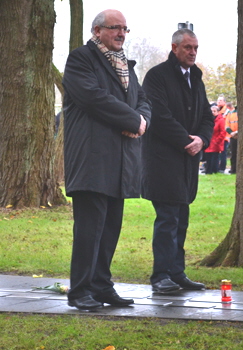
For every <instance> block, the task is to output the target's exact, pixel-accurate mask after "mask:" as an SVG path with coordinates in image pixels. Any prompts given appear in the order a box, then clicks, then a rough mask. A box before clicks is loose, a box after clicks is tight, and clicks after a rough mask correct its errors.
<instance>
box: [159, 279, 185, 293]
mask: <svg viewBox="0 0 243 350" xmlns="http://www.w3.org/2000/svg"><path fill="white" fill-rule="evenodd" d="M178 289H180V286H179V285H178V284H176V283H174V282H173V281H171V279H170V278H165V279H163V280H161V281H159V282H156V283H154V284H152V290H153V292H159V293H164V292H171V291H173V290H178Z"/></svg>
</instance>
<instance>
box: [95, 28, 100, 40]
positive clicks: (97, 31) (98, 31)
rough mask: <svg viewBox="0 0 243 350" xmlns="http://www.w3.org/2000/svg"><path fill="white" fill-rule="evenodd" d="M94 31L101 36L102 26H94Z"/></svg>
mask: <svg viewBox="0 0 243 350" xmlns="http://www.w3.org/2000/svg"><path fill="white" fill-rule="evenodd" d="M94 33H95V35H96V36H97V37H98V38H99V37H100V27H99V26H95V27H94Z"/></svg>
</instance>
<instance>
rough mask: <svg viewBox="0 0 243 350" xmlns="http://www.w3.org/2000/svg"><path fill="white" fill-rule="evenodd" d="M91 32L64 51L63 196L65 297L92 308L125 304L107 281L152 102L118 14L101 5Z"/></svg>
mask: <svg viewBox="0 0 243 350" xmlns="http://www.w3.org/2000/svg"><path fill="white" fill-rule="evenodd" d="M91 31H92V34H93V36H92V38H91V40H89V41H88V43H87V45H84V46H82V47H79V48H77V49H76V50H74V51H72V52H71V53H70V55H69V57H68V60H67V63H66V67H65V73H64V78H63V85H64V89H65V97H64V160H65V186H66V193H67V195H69V196H71V197H72V199H73V213H74V240H73V252H72V261H71V279H70V280H71V281H70V282H71V288H70V291H69V293H68V303H69V305H70V306H75V307H77V308H78V309H92V308H96V307H99V306H101V305H102V304H103V303H108V304H111V305H116V306H124V305H129V304H132V303H133V300H132V299H124V298H121V297H120V296H119V295H118V294H117V293H116V291H115V289H114V287H113V285H114V284H113V282H112V281H111V272H110V264H111V260H112V257H113V254H114V251H115V248H116V245H117V241H118V238H119V234H120V230H121V224H122V215H123V204H124V198H131V197H139V196H140V192H141V189H140V185H141V181H140V172H141V164H140V162H141V139H140V136H141V135H143V134H144V133H145V130H146V129H147V127H148V123H149V119H150V115H151V112H150V109H151V108H150V105H149V103H148V101H147V99H146V97H145V94H144V92H143V90H142V88H141V87H140V86H139V84H138V81H137V77H136V75H135V72H134V70H133V66H134V65H135V62H134V61H128V60H127V59H126V57H125V55H124V52H123V49H122V45H123V42H124V40H125V36H126V33H128V32H129V29H127V26H126V20H125V18H124V16H123V14H122V13H120V12H119V11H116V10H105V11H103V12H101V13H100V14H98V15H97V16H96V18H95V19H94V21H93V23H92V29H91Z"/></svg>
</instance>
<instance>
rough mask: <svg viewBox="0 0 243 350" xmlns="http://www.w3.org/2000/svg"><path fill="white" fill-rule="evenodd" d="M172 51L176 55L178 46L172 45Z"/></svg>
mask: <svg viewBox="0 0 243 350" xmlns="http://www.w3.org/2000/svg"><path fill="white" fill-rule="evenodd" d="M172 51H173V52H174V53H176V51H177V45H176V44H172Z"/></svg>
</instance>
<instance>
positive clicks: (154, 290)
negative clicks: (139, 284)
mask: <svg viewBox="0 0 243 350" xmlns="http://www.w3.org/2000/svg"><path fill="white" fill-rule="evenodd" d="M179 289H180V288H178V287H177V288H172V287H171V288H165V289H158V288H152V291H153V292H156V293H167V292H176V291H178V290H179Z"/></svg>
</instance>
